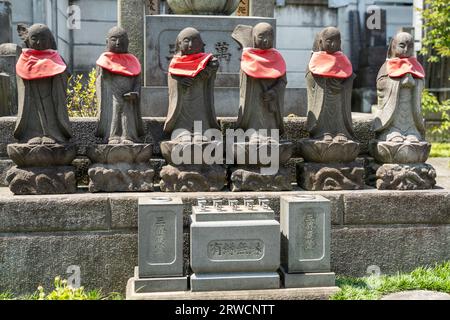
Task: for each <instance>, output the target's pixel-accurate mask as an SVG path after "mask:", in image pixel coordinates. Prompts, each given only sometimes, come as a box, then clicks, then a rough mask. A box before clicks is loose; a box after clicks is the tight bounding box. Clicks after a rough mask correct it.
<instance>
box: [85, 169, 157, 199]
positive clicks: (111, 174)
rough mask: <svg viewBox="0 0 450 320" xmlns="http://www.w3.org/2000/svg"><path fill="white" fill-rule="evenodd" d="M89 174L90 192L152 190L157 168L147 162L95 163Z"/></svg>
mask: <svg viewBox="0 0 450 320" xmlns="http://www.w3.org/2000/svg"><path fill="white" fill-rule="evenodd" d="M88 175H89V191H90V192H150V191H153V177H154V175H155V170H153V169H152V168H151V167H150V165H145V164H128V163H118V164H103V163H102V164H99V163H95V164H93V165H92V166H90V167H89V170H88Z"/></svg>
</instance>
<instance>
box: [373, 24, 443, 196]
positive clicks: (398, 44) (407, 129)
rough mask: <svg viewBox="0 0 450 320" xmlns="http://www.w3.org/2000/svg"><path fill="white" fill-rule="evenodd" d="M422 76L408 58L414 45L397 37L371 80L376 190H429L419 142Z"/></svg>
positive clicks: (425, 151) (429, 170)
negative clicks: (374, 82) (375, 96)
mask: <svg viewBox="0 0 450 320" xmlns="http://www.w3.org/2000/svg"><path fill="white" fill-rule="evenodd" d="M424 77H425V71H424V69H423V67H422V65H421V64H420V63H419V62H418V61H417V59H416V58H415V57H414V39H413V37H412V36H411V35H410V34H409V33H406V32H400V33H398V34H397V35H396V36H395V37H394V39H393V40H392V42H391V45H390V46H389V49H388V54H387V60H386V62H385V63H384V64H383V66H382V67H381V69H380V71H379V73H378V76H377V90H378V106H377V110H376V113H375V120H374V123H373V128H374V130H375V131H376V133H377V138H376V140H373V141H371V143H370V146H369V148H370V153H371V155H372V156H373V157H374V158H375V160H376V161H377V162H378V163H380V164H382V165H381V167H380V168H379V169H378V170H377V179H378V180H377V188H379V189H400V190H409V189H429V188H433V186H434V185H435V183H436V182H435V177H436V172H435V170H434V168H433V167H432V166H430V165H428V164H425V162H426V160H427V159H428V156H429V154H430V149H431V144H430V143H428V142H427V141H425V124H424V120H423V116H422V105H421V99H422V91H423V88H424Z"/></svg>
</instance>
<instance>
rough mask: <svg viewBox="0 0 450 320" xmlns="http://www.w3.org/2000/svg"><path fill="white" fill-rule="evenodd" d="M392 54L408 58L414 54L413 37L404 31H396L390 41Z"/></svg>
mask: <svg viewBox="0 0 450 320" xmlns="http://www.w3.org/2000/svg"><path fill="white" fill-rule="evenodd" d="M392 54H393V55H394V56H395V57H397V58H409V57H412V56H413V55H414V41H413V37H412V36H411V35H410V34H409V33H406V32H401V33H398V34H397V35H396V36H395V38H394V40H393V41H392Z"/></svg>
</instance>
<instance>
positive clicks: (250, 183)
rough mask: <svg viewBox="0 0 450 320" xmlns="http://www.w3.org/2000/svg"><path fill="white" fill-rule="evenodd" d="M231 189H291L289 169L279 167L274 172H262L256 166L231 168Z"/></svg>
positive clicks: (236, 190)
mask: <svg viewBox="0 0 450 320" xmlns="http://www.w3.org/2000/svg"><path fill="white" fill-rule="evenodd" d="M230 184H231V191H233V192H239V191H289V190H292V184H291V176H290V169H289V168H285V167H281V168H280V169H279V170H278V172H277V173H276V174H272V175H270V174H263V173H261V168H258V167H256V168H255V167H251V166H246V167H236V168H233V169H231V174H230Z"/></svg>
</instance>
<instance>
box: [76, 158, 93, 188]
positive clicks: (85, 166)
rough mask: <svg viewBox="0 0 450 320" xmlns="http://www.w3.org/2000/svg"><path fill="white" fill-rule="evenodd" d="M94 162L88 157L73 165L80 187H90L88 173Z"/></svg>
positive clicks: (78, 160) (79, 159)
mask: <svg viewBox="0 0 450 320" xmlns="http://www.w3.org/2000/svg"><path fill="white" fill-rule="evenodd" d="M91 164H92V162H91V160H89V158H88V157H83V156H81V157H79V158H76V159H74V160H73V162H72V165H73V166H74V167H75V176H76V179H77V185H78V186H88V185H89V176H88V171H89V167H90V166H91Z"/></svg>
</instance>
